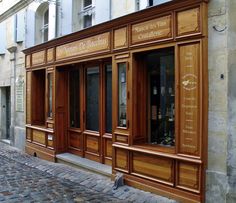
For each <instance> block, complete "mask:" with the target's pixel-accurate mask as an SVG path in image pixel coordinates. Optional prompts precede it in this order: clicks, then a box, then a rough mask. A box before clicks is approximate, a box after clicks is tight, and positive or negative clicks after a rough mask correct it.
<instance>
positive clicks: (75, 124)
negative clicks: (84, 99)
mask: <svg viewBox="0 0 236 203" xmlns="http://www.w3.org/2000/svg"><path fill="white" fill-rule="evenodd" d="M69 74H70V75H69V83H70V84H69V87H70V90H69V92H70V127H72V128H80V79H79V70H72V71H70V72H69Z"/></svg>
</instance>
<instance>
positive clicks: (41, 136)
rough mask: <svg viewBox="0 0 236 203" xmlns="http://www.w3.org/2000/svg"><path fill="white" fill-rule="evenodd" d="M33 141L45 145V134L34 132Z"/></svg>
mask: <svg viewBox="0 0 236 203" xmlns="http://www.w3.org/2000/svg"><path fill="white" fill-rule="evenodd" d="M33 141H34V142H38V143H40V144H44V145H45V144H46V143H45V141H46V140H45V132H42V131H39V130H33Z"/></svg>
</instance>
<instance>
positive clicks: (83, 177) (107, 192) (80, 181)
mask: <svg viewBox="0 0 236 203" xmlns="http://www.w3.org/2000/svg"><path fill="white" fill-rule="evenodd" d="M112 186H113V182H112V181H111V180H110V179H109V178H107V177H104V176H100V175H98V174H94V173H91V172H87V171H84V170H79V169H75V168H72V167H70V166H66V165H63V164H58V163H51V162H47V161H44V160H41V159H38V158H35V157H32V156H29V155H27V154H25V153H23V152H21V151H19V150H17V149H15V148H13V147H10V146H8V145H5V144H3V143H0V202H6V203H11V202H20V203H22V202H23V203H27V202H94V203H95V202H114V203H115V202H137V203H142V202H147V203H152V202H158V203H175V201H173V200H170V199H167V198H164V197H160V196H157V195H154V194H152V193H148V192H144V191H141V190H138V189H135V188H132V187H129V186H122V187H119V188H118V189H117V190H112Z"/></svg>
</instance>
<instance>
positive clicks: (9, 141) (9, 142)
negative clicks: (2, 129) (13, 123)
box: [1, 139, 11, 145]
mask: <svg viewBox="0 0 236 203" xmlns="http://www.w3.org/2000/svg"><path fill="white" fill-rule="evenodd" d="M1 142H3V143H5V144H8V145H11V140H8V139H1Z"/></svg>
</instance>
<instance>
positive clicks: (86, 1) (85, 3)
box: [84, 0, 92, 7]
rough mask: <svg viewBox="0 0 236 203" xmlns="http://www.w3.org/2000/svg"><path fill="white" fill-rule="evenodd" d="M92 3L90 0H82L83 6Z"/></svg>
mask: <svg viewBox="0 0 236 203" xmlns="http://www.w3.org/2000/svg"><path fill="white" fill-rule="evenodd" d="M91 5H92V0H84V7H88V6H91Z"/></svg>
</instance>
